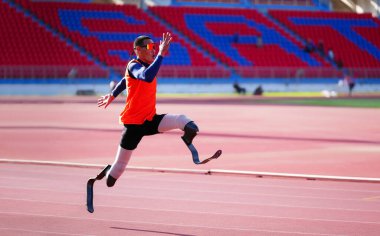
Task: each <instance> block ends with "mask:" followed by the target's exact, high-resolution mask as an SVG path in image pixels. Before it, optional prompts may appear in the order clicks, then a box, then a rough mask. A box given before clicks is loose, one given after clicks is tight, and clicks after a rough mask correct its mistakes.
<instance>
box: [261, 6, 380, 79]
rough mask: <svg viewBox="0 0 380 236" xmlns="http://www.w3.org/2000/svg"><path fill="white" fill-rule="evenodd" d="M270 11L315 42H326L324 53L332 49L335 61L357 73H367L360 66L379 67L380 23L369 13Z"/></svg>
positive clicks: (295, 30) (357, 74)
mask: <svg viewBox="0 0 380 236" xmlns="http://www.w3.org/2000/svg"><path fill="white" fill-rule="evenodd" d="M269 14H270V15H271V16H273V17H274V18H276V19H277V20H278V21H279V22H281V23H282V24H284V25H285V26H286V27H288V28H289V29H291V30H292V31H293V32H295V33H296V34H298V35H299V36H301V37H302V38H304V39H308V38H309V39H311V40H312V41H313V42H314V44H315V45H317V44H318V43H319V42H323V46H324V47H323V48H324V50H323V53H324V54H327V53H328V50H329V49H331V50H332V51H333V53H334V58H333V62H334V63H338V64H341V65H338V66H341V67H345V68H350V69H353V70H354V71H355V72H356V75H355V76H357V77H362V76H364V75H363V74H360V71H362V70H360V69H363V68H379V67H380V43H379V42H380V24H379V19H377V18H373V17H372V16H371V15H370V14H355V13H342V12H340V13H337V12H318V11H315V12H308V11H278V10H271V11H269ZM377 76H378V75H377Z"/></svg>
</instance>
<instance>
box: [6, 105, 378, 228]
mask: <svg viewBox="0 0 380 236" xmlns="http://www.w3.org/2000/svg"><path fill="white" fill-rule="evenodd" d="M62 101H63V102H62ZM113 105H114V106H113V107H112V108H110V109H109V110H106V111H99V110H97V109H94V108H93V104H92V103H88V101H87V100H86V101H79V102H78V101H74V102H73V101H67V100H66V99H59V100H50V101H46V100H44V99H40V98H39V99H35V100H29V101H28V100H26V101H24V100H17V99H16V100H12V99H5V100H2V105H0V111H1V114H2V116H1V117H0V121H1V127H0V129H1V132H0V138H1V144H0V158H2V160H1V162H0V218H1V220H0V235H379V232H380V185H379V183H377V181H374V183H368V181H367V182H365V181H364V182H360V181H318V180H317V181H316V180H306V179H307V178H273V177H268V176H265V175H264V176H263V178H257V177H255V176H257V175H252V176H245V175H236V174H228V173H226V172H224V173H225V174H224V175H223V174H211V175H205V174H201V171H202V170H213V169H214V170H215V169H219V170H220V169H229V170H241V171H251V172H252V171H253V172H254V171H265V172H282V173H284V172H285V173H293V174H312V175H332V176H349V177H353V178H354V179H355V178H356V179H358V177H365V178H373V179H376V180H377V178H378V177H379V174H378V173H379V171H378V170H379V165H380V160H379V156H380V155H379V153H380V152H379V148H378V146H379V143H380V138H379V137H380V136H379V135H380V134H379V133H380V132H378V131H379V130H378V129H379V127H378V125H377V124H378V120H379V118H380V114H379V111H378V110H376V109H347V108H335V109H334V108H318V107H316V108H309V107H294V106H252V105H250V104H244V105H242V104H241V103H239V104H221V103H217V104H212V102H211V103H210V102H205V103H204V104H202V102H199V101H196V102H185V103H181V104H180V103H175V102H170V101H169V102H161V103H160V104H159V106H158V107H159V108H161V109H162V110H167V111H168V112H171V111H173V112H179V113H186V114H188V115H189V116H191V117H193V118H194V119H195V120H197V121H198V123H199V124H201V125H200V127H201V132H203V134H201V135H200V136H199V137H198V140H197V142H198V143H196V144H197V146H198V148H199V149H200V150H202V151H201V153H202V155H208V154H210V153H212V152H213V151H215V150H216V149H217V148H222V149H223V151H224V154H223V155H222V157H221V158H220V159H219V160H216V161H213V162H212V163H210V164H207V165H204V166H194V165H193V164H192V163H191V161H189V159H190V157H189V156H188V153H187V152H186V150H184V148H183V146H181V145H183V144H181V143H180V142H177V141H178V139H179V137H178V136H179V135H180V133H179V132H173V133H168V134H164V135H162V136H161V137H162V138H157V137H155V138H154V137H152V138H149V141H148V140H147V141H145V140H144V142H143V143H142V146H141V150H139V151H136V154H135V158H134V159H133V160H132V161H131V166H135V167H142V166H145V167H155V168H158V169H160V168H161V169H163V168H169V169H170V170H174V168H183V169H185V170H190V171H189V173H173V172H171V171H166V172H160V171H146V170H145V171H136V169H133V168H132V169H130V170H128V171H127V172H126V173H125V174H124V175H123V177H122V178H121V179H120V180H119V181H118V182H117V185H116V186H115V187H114V188H107V187H106V186H105V183H104V181H99V182H96V183H95V212H94V213H93V214H90V213H88V212H87V211H86V207H85V183H86V181H87V179H88V178H89V177H94V176H95V175H96V174H97V173H98V171H99V170H100V168H99V167H94V166H93V167H91V165H90V164H98V165H103V164H105V163H109V162H111V161H112V159H113V158H112V157H111V158H110V156H112V155H113V152H114V151H115V148H113V146H114V145H115V143H116V145H117V142H118V139H119V133H120V127H118V126H117V120H115V115H116V116H117V112H118V111H119V110H120V107H121V104H113ZM107 112H108V113H107ZM163 112H166V111H163ZM301 113H302V116H300V114H301ZM215 117H218V119H216V120H215V119H214V118H215ZM237 118H239V119H238V120H237ZM115 121H116V122H115ZM232 121H234V122H232ZM115 123H116V125H115ZM233 124H235V125H233ZM152 150H155V151H152ZM20 159H25V160H32V161H33V160H42V161H47V162H53V161H60V162H75V163H84V166H86V165H87V166H89V167H91V168H79V167H74V166H72V167H68V166H65V165H60V164H54V165H45V164H38V165H37V164H30V163H29V164H25V163H28V162H24V164H20V163H19V164H16V163H15V162H16V161H17V160H20ZM12 161H13V162H12ZM86 163H87V164H86ZM197 170H199V172H197ZM179 172H181V171H179ZM206 172H207V171H206ZM202 173H205V172H202Z"/></svg>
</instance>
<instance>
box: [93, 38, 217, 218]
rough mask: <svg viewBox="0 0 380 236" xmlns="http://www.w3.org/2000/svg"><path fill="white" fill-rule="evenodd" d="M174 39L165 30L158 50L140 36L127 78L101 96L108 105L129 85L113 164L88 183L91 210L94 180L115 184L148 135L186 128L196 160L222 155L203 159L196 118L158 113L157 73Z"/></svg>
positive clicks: (109, 185) (110, 184)
mask: <svg viewBox="0 0 380 236" xmlns="http://www.w3.org/2000/svg"><path fill="white" fill-rule="evenodd" d="M171 41H172V36H171V35H170V33H164V34H163V36H162V40H161V41H160V44H159V48H158V53H157V54H156V47H155V44H154V42H153V40H152V38H150V37H149V36H145V35H142V36H139V37H137V38H136V39H135V41H134V43H133V49H134V52H135V54H136V56H137V58H136V59H133V60H131V61H130V62H129V63H128V64H127V68H126V72H125V76H124V78H123V79H122V80H121V81H120V82H119V83H118V84H117V85H116V86H115V88H114V89H113V91H112V92H111V93H110V94H107V95H105V96H102V97H101V98H100V99H99V100H98V107H104V108H106V107H107V106H108V105H109V104H111V103H112V101H113V100H114V99H115V98H116V97H117V96H118V95H119V94H120V93H121V92H123V91H124V90H125V89H127V98H126V104H125V107H124V109H123V111H122V112H121V114H120V117H119V118H120V122H121V123H122V124H123V125H124V130H123V133H122V137H121V141H120V145H119V147H118V150H117V153H116V157H115V160H114V162H113V164H112V166H110V165H108V166H107V167H106V168H105V169H104V170H103V171H102V172H101V173H100V174H99V175H98V176H97V177H96V178H95V179H90V180H89V182H88V184H87V206H88V211H90V212H93V204H92V198H93V183H94V182H95V180H99V179H102V178H103V177H104V176H107V186H108V187H112V186H114V185H115V183H116V181H117V179H118V178H120V176H121V175H122V174H123V172H124V171H125V168H126V166H127V164H128V162H129V160H130V158H131V156H132V153H133V150H135V149H136V148H137V146H138V144H139V142H140V141H141V139H142V138H143V137H144V136H146V135H154V134H158V133H162V132H165V131H169V130H172V129H181V130H183V131H184V135H183V136H182V137H181V138H182V140H183V141H184V142H185V144H186V145H187V146H188V148H189V149H190V151H191V153H192V156H193V161H194V163H196V164H204V163H206V162H208V161H210V160H211V159H215V158H218V157H219V156H220V155H221V151H220V150H219V151H217V153H215V154H214V156H212V157H210V158H208V159H206V160H204V161H202V162H200V161H199V158H198V153H197V150H196V149H195V147H194V146H193V145H192V141H193V139H194V137H195V136H196V135H197V132H198V131H199V129H198V127H197V125H196V124H195V123H194V121H192V120H191V119H190V118H188V117H186V116H185V115H177V114H157V113H156V89H157V78H156V75H157V73H158V71H159V69H160V66H161V63H162V60H163V59H164V57H165V55H166V54H167V52H168V50H169V47H170V42H171Z"/></svg>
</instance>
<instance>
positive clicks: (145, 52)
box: [133, 35, 156, 64]
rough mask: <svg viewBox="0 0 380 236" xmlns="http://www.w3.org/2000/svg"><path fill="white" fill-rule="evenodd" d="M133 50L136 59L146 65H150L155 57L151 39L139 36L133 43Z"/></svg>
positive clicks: (154, 47)
mask: <svg viewBox="0 0 380 236" xmlns="http://www.w3.org/2000/svg"><path fill="white" fill-rule="evenodd" d="M133 49H134V51H135V53H136V55H137V58H139V59H140V60H142V61H143V62H146V63H149V64H150V63H152V62H153V61H154V58H155V56H156V45H155V44H154V42H153V40H152V38H151V37H149V36H146V35H141V36H139V37H137V38H136V39H135V41H134V42H133Z"/></svg>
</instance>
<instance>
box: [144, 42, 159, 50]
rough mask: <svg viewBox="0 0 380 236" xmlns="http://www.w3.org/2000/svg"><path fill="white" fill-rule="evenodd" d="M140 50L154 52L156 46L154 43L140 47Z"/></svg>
mask: <svg viewBox="0 0 380 236" xmlns="http://www.w3.org/2000/svg"><path fill="white" fill-rule="evenodd" d="M141 47H142V48H146V49H147V50H155V49H156V44H155V43H148V44H147V45H145V46H141Z"/></svg>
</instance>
